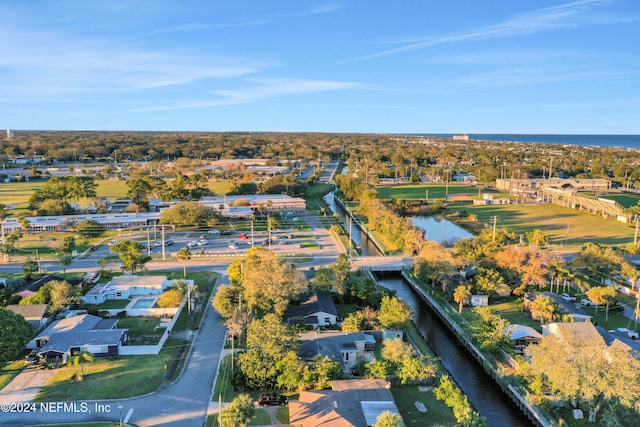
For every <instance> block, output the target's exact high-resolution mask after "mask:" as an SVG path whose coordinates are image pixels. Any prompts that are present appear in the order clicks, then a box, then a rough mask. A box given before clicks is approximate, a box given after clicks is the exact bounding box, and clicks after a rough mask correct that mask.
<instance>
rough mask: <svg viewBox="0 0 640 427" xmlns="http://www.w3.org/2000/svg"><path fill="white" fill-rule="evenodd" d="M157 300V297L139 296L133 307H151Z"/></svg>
mask: <svg viewBox="0 0 640 427" xmlns="http://www.w3.org/2000/svg"><path fill="white" fill-rule="evenodd" d="M155 302H156V299H155V298H138V300H137V301H136V302H135V303H134V304H133V305H132V306H131V308H149V307H151V306H152V305H153V304H154V303H155Z"/></svg>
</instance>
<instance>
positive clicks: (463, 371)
mask: <svg viewBox="0 0 640 427" xmlns="http://www.w3.org/2000/svg"><path fill="white" fill-rule="evenodd" d="M332 196H333V195H332V194H331V193H330V195H328V196H327V197H326V198H325V201H326V202H327V204H328V205H329V207H330V208H331V209H332V210H333V212H336V213H337V214H338V215H339V217H340V219H341V220H342V221H343V223H344V225H345V228H346V229H347V230H349V220H348V219H347V215H349V211H348V209H346V207H345V206H344V205H343V204H341V203H340V202H339V201H338V199H337V198H335V199H334V198H333V197H332ZM354 222H356V227H354V230H352V236H353V240H354V241H355V242H356V243H357V244H359V245H361V247H362V248H363V255H378V254H379V252H378V248H377V247H376V246H377V244H376V242H375V240H374V239H371V238H370V237H369V235H368V234H367V232H366V227H363V228H361V227H358V226H357V225H359V223H358V222H357V221H354ZM380 252H381V251H380ZM407 278H408V276H407ZM380 284H381V285H382V286H384V287H387V288H390V289H394V290H396V291H397V294H398V296H399V297H401V298H402V299H403V300H405V301H407V302H408V303H409V304H410V305H411V306H412V309H413V311H414V322H415V324H416V326H417V327H418V329H419V330H420V333H421V334H422V335H423V336H424V337H425V338H426V340H427V343H428V344H429V346H430V347H431V348H432V350H433V351H434V353H435V354H436V356H437V357H438V358H439V359H440V360H441V362H442V364H443V365H444V367H445V368H446V369H447V371H448V372H449V374H450V376H451V377H452V378H453V379H454V380H455V382H456V383H457V384H458V386H459V387H460V388H461V389H462V391H463V392H464V393H465V394H466V395H467V397H468V398H469V402H470V403H471V404H472V405H473V407H474V408H475V409H476V411H478V413H480V415H482V416H484V417H485V418H486V419H487V420H488V422H489V425H490V426H492V427H494V426H496V427H502V426H504V427H525V426H531V425H536V426H549V425H550V424H549V423H548V422H546V421H545V420H544V419H543V418H542V417H541V416H540V415H538V414H537V413H536V412H535V408H532V407H530V405H528V403H527V402H526V401H524V399H522V398H521V397H519V395H518V393H517V391H516V390H515V389H513V390H512V387H511V386H510V385H502V383H503V381H499V380H500V376H499V374H498V373H497V370H496V369H495V367H493V366H491V364H490V363H489V362H488V361H486V359H485V358H484V356H483V355H482V353H481V352H480V351H479V350H478V349H477V348H476V347H475V346H474V345H473V344H472V343H469V342H468V340H467V339H466V337H465V335H464V332H463V331H462V330H461V329H460V328H459V326H458V325H457V324H456V323H455V322H453V321H452V320H451V319H450V318H449V317H448V315H446V312H445V311H444V310H443V309H442V307H440V305H439V304H437V303H436V302H435V301H433V300H430V299H429V297H430V296H428V295H426V294H425V293H424V291H422V290H421V289H420V288H419V287H418V286H417V285H416V284H415V283H414V284H411V283H410V282H409V281H403V280H402V279H401V278H399V277H397V278H396V279H391V280H390V279H388V278H383V279H382V280H380ZM445 319H448V320H445ZM463 343H467V344H463ZM525 414H528V415H525Z"/></svg>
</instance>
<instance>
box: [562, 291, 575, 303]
mask: <svg viewBox="0 0 640 427" xmlns="http://www.w3.org/2000/svg"><path fill="white" fill-rule="evenodd" d="M560 298H562V299H563V300H565V301H576V300H577V298H576V297H574V296H573V295H569V294H567V293H564V294H562V295H560Z"/></svg>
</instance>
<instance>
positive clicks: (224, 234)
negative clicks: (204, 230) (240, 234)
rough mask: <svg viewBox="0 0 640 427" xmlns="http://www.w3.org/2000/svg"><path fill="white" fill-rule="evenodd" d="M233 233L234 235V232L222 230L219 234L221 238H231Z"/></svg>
mask: <svg viewBox="0 0 640 427" xmlns="http://www.w3.org/2000/svg"><path fill="white" fill-rule="evenodd" d="M234 233H235V231H234V230H222V231H221V232H220V234H222V235H223V236H231V235H233V234H234Z"/></svg>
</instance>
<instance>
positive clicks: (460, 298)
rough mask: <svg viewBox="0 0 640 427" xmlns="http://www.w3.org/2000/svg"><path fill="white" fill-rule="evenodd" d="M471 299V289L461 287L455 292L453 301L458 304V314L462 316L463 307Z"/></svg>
mask: <svg viewBox="0 0 640 427" xmlns="http://www.w3.org/2000/svg"><path fill="white" fill-rule="evenodd" d="M470 299H471V288H470V287H469V286H464V285H460V286H458V287H457V288H456V290H455V291H454V292H453V300H454V301H455V302H457V303H458V313H459V314H462V305H463V304H464V303H465V302H468V301H469V300H470Z"/></svg>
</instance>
